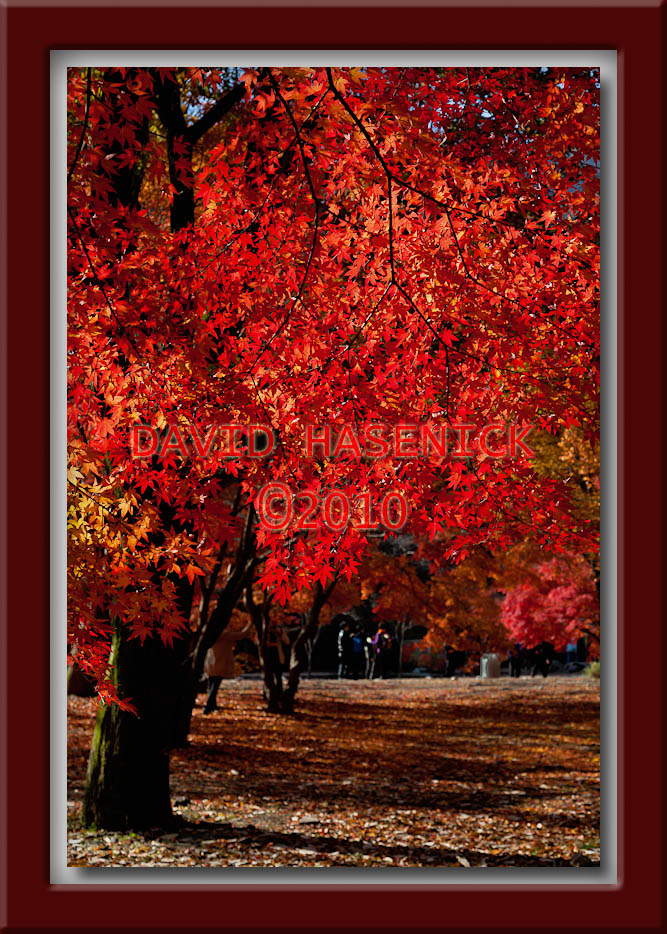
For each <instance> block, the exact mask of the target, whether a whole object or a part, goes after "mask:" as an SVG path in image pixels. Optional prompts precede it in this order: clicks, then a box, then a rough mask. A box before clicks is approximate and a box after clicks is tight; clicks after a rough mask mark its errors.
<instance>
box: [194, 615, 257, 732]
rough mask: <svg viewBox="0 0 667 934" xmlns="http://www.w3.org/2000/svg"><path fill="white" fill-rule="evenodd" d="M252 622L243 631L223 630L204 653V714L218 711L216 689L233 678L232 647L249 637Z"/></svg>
mask: <svg viewBox="0 0 667 934" xmlns="http://www.w3.org/2000/svg"><path fill="white" fill-rule="evenodd" d="M251 628H252V621H250V622H248V623H247V625H246V626H244V627H243V629H229V628H228V629H225V630H223V632H222V634H221V635H220V637H219V638H218V640H217V641H216V642H214V643H213V645H212V646H211V648H210V649H209V650H208V652H207V653H206V658H205V659H204V674H205V675H206V677H207V690H208V695H207V697H206V703H205V704H204V713H205V714H209V713H212V712H213V711H214V710H217V709H218V704H217V696H218V688H219V687H220V684H221V682H222V681H223V680H226V679H230V678H233V677H234V675H235V672H234V646H235V644H236V643H237V642H239V641H240V640H241V639H246V638H247V637H248V636H249V635H250V631H251Z"/></svg>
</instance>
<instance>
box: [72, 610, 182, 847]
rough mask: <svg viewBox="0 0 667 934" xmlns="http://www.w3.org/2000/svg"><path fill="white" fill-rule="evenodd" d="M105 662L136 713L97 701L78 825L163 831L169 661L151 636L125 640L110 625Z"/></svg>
mask: <svg viewBox="0 0 667 934" xmlns="http://www.w3.org/2000/svg"><path fill="white" fill-rule="evenodd" d="M109 662H110V665H111V666H112V667H113V669H114V683H115V685H116V688H117V691H118V695H119V697H120V698H121V699H124V698H131V702H132V703H133V705H134V706H135V708H136V710H137V713H136V714H134V713H131V712H129V711H125V710H121V709H120V708H119V707H118V706H116V705H107V704H103V705H102V706H101V707H100V709H99V711H98V714H97V721H96V723H95V732H94V735H93V744H92V748H91V752H90V758H89V761H88V773H87V776H86V790H85V795H84V801H83V823H84V824H85V825H86V826H95V827H98V828H104V829H106V830H128V829H145V828H147V827H156V826H160V827H162V826H165V825H167V824H169V823H170V821H171V820H172V812H171V801H170V795H169V740H170V727H171V723H172V717H173V713H174V711H173V709H172V708H173V701H172V698H173V696H174V692H173V683H174V682H173V679H174V677H175V675H176V672H175V665H176V656H175V653H174V651H173V649H170V648H168V647H166V646H165V645H164V644H163V643H162V641H161V640H160V639H159V637H149V638H147V639H146V640H145V641H144V643H143V645H141V644H140V642H139V640H138V639H128V638H127V633H126V632H125V631H124V630H123V628H122V627H121V626H120V625H118V624H117V627H116V633H115V635H114V637H113V643H112V651H111V657H110V660H109Z"/></svg>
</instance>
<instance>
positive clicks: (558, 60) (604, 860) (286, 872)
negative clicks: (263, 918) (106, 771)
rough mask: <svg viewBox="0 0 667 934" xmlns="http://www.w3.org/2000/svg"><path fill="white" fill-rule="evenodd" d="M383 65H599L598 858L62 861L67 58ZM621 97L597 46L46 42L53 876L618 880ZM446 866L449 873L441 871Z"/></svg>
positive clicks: (127, 880)
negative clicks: (550, 864) (279, 864)
mask: <svg viewBox="0 0 667 934" xmlns="http://www.w3.org/2000/svg"><path fill="white" fill-rule="evenodd" d="M288 64H289V65H301V66H316V65H320V66H321V65H325V64H326V65H332V66H339V67H342V66H348V67H351V66H359V65H388V66H390V65H391V66H398V67H400V66H406V65H420V66H422V67H424V66H450V67H455V66H465V65H468V66H471V67H480V66H487V67H491V66H497V67H524V68H525V67H538V66H552V67H558V66H561V67H595V66H598V67H599V68H600V82H601V126H602V138H601V202H602V234H601V251H602V272H601V294H602V306H601V331H602V352H601V353H602V393H601V395H602V406H601V437H602V446H601V459H602V549H601V582H602V588H601V618H602V620H603V621H604V623H603V631H604V638H603V640H602V646H601V663H602V668H603V670H604V677H603V679H602V681H601V728H600V740H601V757H600V770H601V828H600V838H601V839H600V842H601V860H600V867H599V868H598V867H595V868H574V867H573V868H572V869H569V868H560V867H555V868H553V869H550V868H540V869H523V868H514V869H512V868H508V869H492V868H489V869H486V868H470V869H465V868H457V869H456V872H455V873H448V871H447V869H446V868H443V869H419V868H415V869H410V868H398V867H397V868H391V867H387V868H386V869H383V868H378V869H375V868H366V869H354V868H350V869H347V868H342V867H341V868H334V869H321V868H312V869H307V868H306V869H290V868H275V869H273V868H266V869H262V868H253V869H235V868H229V869H225V868H210V869H207V868H192V869H187V868H182V869H166V868H165V869H163V868H154V869H152V868H145V869H143V868H141V867H137V868H127V869H126V868H117V869H114V868H108V869H107V868H90V869H88V868H70V867H68V866H67V864H66V863H67V855H66V835H67V751H66V750H67V702H66V697H67V686H66V670H65V665H64V664H63V661H62V659H63V654H62V653H63V646H64V645H65V643H66V632H67V625H66V616H67V593H66V548H67V538H66V514H67V508H66V502H67V497H66V398H67V397H66V361H67V320H66V315H67V312H66V244H67V238H66V229H67V224H66V184H65V178H66V174H67V166H66V158H67V146H66V126H67V123H66V107H67V100H66V69H67V68H68V67H79V68H81V67H88V66H91V67H114V66H116V67H118V66H120V67H130V66H132V65H134V66H154V67H155V66H159V67H176V66H182V67H199V66H208V67H216V66H217V67H222V66H226V67H234V66H237V67H248V66H258V65H264V66H273V67H279V66H285V65H288ZM618 149H619V147H618V97H617V53H616V52H615V51H600V50H585V51H574V50H567V49H565V50H558V49H554V50H548V51H544V50H542V51H502V50H498V51H484V52H481V51H474V50H470V51H461V50H457V51H446V50H444V51H423V50H417V51H415V50H391V51H386V52H383V51H363V50H349V49H348V50H341V51H315V50H309V51H288V50H277V51H272V52H267V51H253V50H252V49H248V50H243V51H234V52H229V51H188V50H182V51H155V50H153V51H127V50H115V51H109V50H104V51H93V50H86V51H81V50H78V51H52V52H51V402H50V416H51V489H50V492H51V514H50V518H51V533H50V548H51V692H50V696H51V707H50V710H51V720H50V739H51V797H50V804H51V827H50V830H51V843H50V857H51V859H50V868H51V878H50V881H51V884H52V885H56V886H60V885H66V886H67V887H69V886H71V885H77V886H78V885H87V886H89V885H93V886H101V887H105V888H106V887H107V886H108V885H110V884H112V885H122V886H128V885H131V886H135V885H140V886H142V887H146V888H159V887H161V886H163V885H168V886H169V887H170V888H173V887H174V886H178V887H182V886H185V887H190V886H193V885H196V886H198V885H207V886H213V887H216V888H224V887H226V886H230V885H231V886H239V885H240V886H245V885H254V886H257V885H261V886H267V885H276V884H277V885H281V886H292V885H294V886H297V885H298V886H303V885H316V886H321V885H327V886H329V885H344V886H350V885H353V886H360V885H361V886H368V885H372V886H376V885H388V886H391V887H402V886H407V887H409V888H411V889H415V888H419V887H422V886H427V887H431V886H434V885H436V886H443V887H445V888H447V889H459V888H461V887H464V888H465V887H467V886H474V887H475V888H479V889H487V888H505V887H506V886H512V887H529V888H535V887H539V888H551V887H554V886H556V887H558V888H559V889H566V888H572V887H579V886H580V885H585V886H587V887H590V888H594V889H602V888H605V889H609V888H616V887H618V886H620V885H621V878H620V872H619V864H618V842H619V823H620V820H619V815H620V810H619V808H620V804H619V801H620V799H619V788H618V779H619V767H618V748H619V735H618V728H619V723H618V709H619V704H620V700H621V699H620V696H619V690H618V688H619V685H620V680H619V679H618V677H617V674H618V670H617V667H618V625H617V623H618V621H617V607H618V597H617V580H618V574H617V568H618V564H617V522H618V514H617V503H618V486H617V484H618V477H617V457H618V446H617V411H618V400H617V385H618V372H617V330H618V326H617V321H618V313H617V303H618V292H617V278H618V277H617V257H618V252H617V218H618V210H619V204H618V197H617V192H618V187H617V178H618V175H617V173H618V166H617V153H618ZM448 876H449V877H450V878H451V881H449V879H448Z"/></svg>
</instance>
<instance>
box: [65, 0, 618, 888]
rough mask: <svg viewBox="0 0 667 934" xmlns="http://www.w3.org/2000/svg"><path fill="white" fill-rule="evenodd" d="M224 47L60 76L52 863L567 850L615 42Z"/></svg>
mask: <svg viewBox="0 0 667 934" xmlns="http://www.w3.org/2000/svg"><path fill="white" fill-rule="evenodd" d="M258 13H259V11H258ZM61 54H64V53H61ZM244 54H247V55H248V56H249V57H248V61H247V62H245V63H241V64H230V65H220V64H217V65H210V64H209V65H206V64H204V65H200V66H193V65H192V64H189V65H188V64H187V61H188V60H189V58H191V57H192V56H190V57H188V55H187V54H184V55H183V58H182V59H181V62H182V64H180V65H169V66H168V67H164V63H165V62H168V61H169V60H171V61H173V60H174V59H175V55H174V53H171V54H170V55H169V56H165V57H164V59H161V58H160V56H159V55H157V54H156V53H152V54H151V55H149V54H148V53H146V55H145V57H144V58H143V59H142V53H140V52H133V53H132V54H131V55H128V54H127V53H121V52H119V53H108V52H107V53H105V55H104V56H100V55H88V56H87V59H88V60H90V61H92V62H93V64H85V62H86V53H78V60H79V61H83V62H84V64H71V61H72V60H73V59H72V56H71V55H70V59H69V61H67V59H66V58H65V59H64V60H65V61H66V62H67V67H63V80H62V82H61V83H58V84H53V85H52V100H53V101H54V102H55V106H56V107H57V108H58V109H57V110H56V111H54V113H55V117H54V126H55V127H56V129H58V131H59V132H60V134H61V135H60V136H59V137H54V139H60V140H61V144H62V145H60V144H58V145H57V146H56V147H55V149H54V148H53V147H52V159H57V160H59V161H57V162H56V163H54V164H57V165H59V166H61V170H59V171H58V172H57V177H56V176H55V175H54V179H55V181H54V184H55V183H56V182H57V183H58V184H59V185H61V186H62V189H63V192H64V191H65V189H66V199H65V196H64V194H63V198H62V210H60V208H58V210H57V212H56V213H55V214H54V216H53V224H54V226H53V228H52V234H51V236H52V238H58V237H62V238H63V240H64V242H63V243H62V246H61V248H62V258H63V262H62V269H61V267H60V266H56V267H55V270H56V271H55V273H54V280H52V281H56V283H58V282H62V289H61V292H62V297H63V302H62V305H63V307H62V309H60V311H61V312H62V318H63V325H62V328H63V341H62V348H61V346H60V344H57V345H56V352H57V354H59V355H60V356H59V361H60V362H59V366H60V367H62V373H63V381H62V392H61V393H60V394H59V395H58V400H59V404H61V406H62V433H63V446H62V450H63V453H64V449H65V435H66V450H67V467H66V480H65V471H64V469H63V474H62V483H60V480H59V479H58V484H57V488H58V499H57V500H56V504H57V508H58V509H60V508H61V504H62V510H63V511H64V510H65V509H66V516H64V515H63V516H61V520H62V528H63V539H64V533H65V525H66V559H65V555H64V554H62V555H61V560H62V571H58V572H57V575H56V576H58V575H61V577H62V588H63V591H64V592H65V591H66V621H65V619H63V620H62V621H61V622H62V628H61V629H59V630H57V632H58V637H57V640H58V641H57V646H58V648H57V651H55V652H54V653H53V658H52V664H53V665H54V666H55V667H56V668H57V670H58V671H60V672H61V673H62V685H63V690H62V691H61V692H60V696H58V697H55V698H54V700H53V703H54V704H58V705H62V708H63V725H64V723H65V713H64V708H65V705H66V736H65V735H61V734H60V733H58V734H57V735H56V738H55V739H54V740H53V743H54V747H55V750H56V752H57V750H58V749H60V752H61V755H62V758H63V763H64V762H65V759H66V776H67V785H66V789H65V790H64V792H63V796H62V798H60V797H58V798H57V801H58V802H59V803H58V808H59V810H60V811H61V810H62V809H64V808H65V806H66V814H62V813H60V816H59V820H61V821H62V826H63V829H64V828H65V826H66V835H67V841H66V867H67V868H68V869H70V868H71V869H84V870H87V869H125V870H133V869H146V868H149V869H154V870H156V869H162V870H165V869H171V870H181V869H190V870H192V869H199V870H201V869H218V870H229V869H235V870H241V869H242V870H252V871H254V870H261V869H265V870H274V869H282V870H288V869H295V870H302V871H304V870H305V871H311V870H316V871H322V870H329V871H331V877H332V878H333V879H334V880H335V878H336V872H340V871H344V870H345V869H348V870H349V869H355V870H359V871H360V873H359V875H360V877H361V878H362V879H363V878H364V876H363V872H364V871H366V870H368V871H369V872H370V874H371V875H370V876H369V878H370V877H373V878H375V876H373V873H372V871H373V870H393V874H392V875H391V876H390V877H388V878H391V879H398V880H400V879H401V870H403V871H407V870H414V869H420V870H440V871H441V881H443V882H458V881H460V880H461V881H462V880H464V879H469V878H470V873H469V872H468V870H476V871H478V872H476V873H475V876H474V878H475V880H476V882H477V883H480V882H481V883H484V881H485V879H486V875H485V871H488V872H489V873H492V872H493V871H494V870H499V869H503V870H524V871H525V870H548V869H559V870H563V869H566V870H569V872H570V873H571V874H575V875H576V876H577V881H578V880H579V878H581V880H582V881H585V880H586V877H587V874H589V873H590V872H591V870H598V871H599V870H600V868H601V866H602V865H603V863H604V862H605V860H612V861H613V860H615V853H613V852H612V851H611V846H610V842H613V840H614V838H613V836H610V835H607V836H604V837H603V841H602V842H603V844H604V847H607V849H606V850H605V851H604V857H603V858H602V859H601V853H603V850H604V847H603V850H601V816H600V815H601V809H600V777H601V759H600V756H601V746H603V745H604V743H605V742H607V740H608V739H609V740H610V741H611V733H610V732H609V731H607V732H606V733H605V731H603V732H602V733H601V730H600V722H601V716H600V715H601V703H600V700H601V695H600V683H601V681H600V679H601V657H602V667H604V668H605V674H604V677H605V679H606V678H607V677H609V678H610V679H614V678H615V677H616V670H615V659H616V655H615V652H616V648H615V640H616V615H615V613H616V607H615V596H612V598H611V599H606V600H605V599H604V592H605V588H612V587H615V586H616V583H615V581H616V575H617V570H616V567H615V566H614V564H613V560H612V562H611V563H610V557H609V556H610V555H612V558H613V553H612V551H607V552H606V558H605V561H606V563H605V561H603V562H602V567H603V573H602V574H601V561H600V514H601V497H602V499H604V498H605V496H610V495H611V496H613V495H614V492H613V488H612V486H609V485H608V486H607V487H606V489H605V484H611V485H613V483H614V482H615V479H614V478H615V475H614V474H613V471H607V470H606V468H605V472H604V474H603V476H604V481H603V485H602V488H601V483H600V461H601V447H600V438H601V432H600V428H601V419H600V410H601V409H600V403H601V383H600V372H601V357H602V358H604V354H603V353H602V350H604V347H605V344H604V341H602V344H601V314H600V294H601V280H600V256H601V226H600V204H601V178H605V177H606V179H607V181H606V182H605V184H606V185H608V186H609V184H610V183H609V179H610V178H611V177H612V176H611V174H607V175H606V176H605V173H608V172H611V169H609V168H608V167H609V166H610V165H611V161H610V162H605V161H604V158H606V155H605V157H604V158H603V159H602V160H601V149H602V151H603V153H605V154H609V152H610V147H611V150H613V166H614V171H615V158H616V157H615V151H616V145H617V141H616V139H615V137H612V136H611V135H610V134H611V133H612V130H611V129H610V126H607V125H605V122H604V119H603V120H601V113H602V115H603V117H604V115H605V114H608V113H609V110H606V111H605V108H604V106H603V107H602V108H601V95H604V94H605V93H610V91H609V85H608V84H607V85H605V82H604V81H603V80H602V78H601V68H600V64H599V58H598V57H596V56H595V55H591V58H590V64H589V65H588V66H587V65H585V64H581V62H583V61H586V55H587V53H581V54H579V55H578V58H577V59H576V61H578V62H579V64H572V63H571V62H572V61H573V60H574V59H573V58H572V56H570V58H569V59H568V58H567V57H566V56H564V57H563V62H564V64H563V65H562V66H559V65H558V56H557V55H556V54H555V53H549V54H547V53H544V52H542V53H536V54H534V55H532V57H531V58H530V61H531V62H535V61H539V60H540V58H541V59H542V60H544V61H548V62H549V64H544V65H540V64H526V65H523V64H515V65H502V64H492V63H491V64H480V63H479V62H480V56H479V55H478V56H475V55H473V54H472V53H467V54H468V60H466V53H459V54H458V56H457V61H458V62H459V63H458V64H444V65H439V64H438V61H439V56H438V54H437V53H432V54H431V53H421V54H420V55H419V56H418V58H419V61H420V62H422V64H413V65H405V64H401V65H398V64H392V63H391V62H392V61H395V60H396V59H395V56H394V58H393V59H392V56H391V55H389V54H387V56H386V57H385V59H384V61H385V62H386V64H383V57H382V53H379V52H375V53H373V54H368V55H367V56H365V55H364V54H363V53H362V52H359V53H358V55H356V56H355V58H358V60H359V64H358V65H350V64H345V65H341V64H340V63H338V64H336V62H337V61H338V58H337V57H336V56H334V55H331V56H330V57H329V58H328V59H327V54H326V53H322V52H319V53H317V55H313V56H312V59H309V57H308V55H307V54H306V53H301V54H299V55H296V54H295V55H294V56H293V57H292V58H291V57H290V53H288V52H282V53H280V55H279V56H277V57H276V56H273V57H270V56H268V57H267V55H266V54H264V53H256V58H255V59H254V60H253V58H252V57H251V55H252V53H244ZM114 55H116V58H115V59H114V57H113V56H114ZM348 57H349V56H348ZM403 57H404V58H408V57H409V56H407V55H404V56H403ZM506 57H507V58H511V56H506ZM200 58H201V61H203V62H205V61H206V55H205V54H204V53H201V54H200ZM440 58H442V56H440ZM482 58H483V56H482ZM277 59H279V60H283V61H285V64H282V65H280V64H275V63H272V62H275V61H276V60H277ZM114 60H115V61H116V62H117V63H120V62H124V63H125V64H123V65H122V66H121V64H108V62H110V61H111V62H113V61H114ZM130 60H131V61H134V62H135V64H128V61H130ZM151 60H152V61H155V62H157V64H150V61H151ZM450 60H451V61H453V59H450ZM492 60H493V59H492V57H491V56H489V57H488V61H492ZM101 61H106V62H107V64H100V62H101ZM230 61H236V62H239V61H240V56H239V55H238V54H237V55H236V56H235V57H234V58H233V59H232V58H231V57H230ZM266 61H268V62H269V63H268V64H266V63H262V62H266ZM568 61H569V62H570V63H569V64H568V63H567V62H568ZM142 62H143V64H142ZM258 62H259V64H258ZM313 62H315V63H313ZM316 62H323V64H316ZM364 62H365V63H364ZM554 62H555V63H554ZM614 75H615V72H614ZM61 87H62V92H63V95H62V96H63V99H62V100H61V99H60V90H59V89H60V88H61ZM614 93H615V89H614ZM65 94H66V100H65V99H64V95H65ZM60 115H62V119H61V116H60ZM65 116H66V126H63V125H62V124H63V122H64V120H65ZM614 127H615V124H614ZM613 132H615V130H614V131H613ZM605 134H606V136H605ZM603 139H606V140H607V142H606V143H605V145H606V146H607V148H606V149H604V146H603V142H602V140H603ZM601 169H602V174H601ZM61 176H62V177H61ZM606 191H607V193H609V191H610V189H609V187H607V189H606ZM603 203H604V205H605V211H606V202H605V201H604V200H603ZM57 204H58V205H59V204H60V201H58V202H57ZM612 210H615V207H614V208H612V207H610V213H609V214H608V215H606V220H607V221H608V220H609V217H610V216H611V211H612ZM53 231H55V233H54V232H53ZM605 237H607V239H605ZM602 245H603V247H604V249H603V255H604V262H605V264H607V265H605V267H604V268H605V270H606V269H609V268H612V267H613V269H614V271H613V273H612V274H613V275H615V265H616V258H615V252H614V250H615V246H614V244H613V242H612V238H609V237H608V235H607V234H605V233H604V232H603V237H602ZM605 251H606V252H605ZM61 273H62V275H61ZM65 277H66V282H65ZM605 281H606V280H605ZM58 288H60V287H58ZM58 294H60V292H59V293H58ZM603 294H604V295H605V304H604V309H605V316H606V317H605V321H606V324H603V329H602V331H603V333H604V328H605V326H606V327H607V332H606V333H607V334H610V333H611V332H612V331H614V332H615V330H616V323H615V322H616V319H615V314H616V309H615V305H613V303H612V302H611V301H610V293H609V291H607V292H606V293H605V292H604V289H603ZM614 295H615V293H614ZM65 305H66V307H65ZM612 305H613V307H612ZM65 316H66V324H65ZM65 328H66V346H65ZM606 348H607V349H606V352H607V357H606V358H604V365H605V366H606V361H607V360H610V355H609V349H610V345H609V344H607V345H606ZM61 350H62V353H61ZM64 354H66V359H62V357H63V355H64ZM612 363H613V360H612ZM605 372H606V374H607V378H609V370H608V369H607V370H606V371H605ZM65 383H66V385H65ZM605 385H607V386H608V385H609V384H608V383H607V384H605ZM614 391H615V390H614ZM65 394H66V399H65ZM614 398H615V397H614ZM608 400H610V401H611V396H605V395H604V394H602V402H603V407H604V406H605V405H606V404H607V401H608ZM611 418H612V419H615V415H614V414H612V415H611ZM607 451H608V452H609V448H607ZM611 453H612V455H613V456H615V455H614V452H611ZM58 456H59V457H60V456H61V455H60V449H58ZM65 486H66V501H65V490H64V489H61V487H65ZM605 521H606V520H605ZM609 531H610V526H609V525H608V526H607V533H609ZM605 541H606V540H605ZM605 547H607V546H606V544H605V546H603V555H604V554H605V551H604V548H605ZM607 574H608V575H610V576H609V577H608V578H605V575H607ZM58 579H59V580H60V577H58ZM65 580H66V583H65ZM607 593H608V594H609V593H613V591H612V590H607ZM601 595H603V599H602V606H603V608H605V612H604V613H603V614H601ZM63 606H64V600H63ZM56 615H57V614H56ZM63 615H64V614H63ZM603 616H604V624H603ZM65 633H66V636H65ZM65 642H66V644H65ZM63 649H64V650H65V652H64V653H63ZM605 653H609V654H605ZM607 662H608V663H609V664H607ZM65 668H66V686H67V696H66V698H65V697H64V684H65V674H64V672H65ZM612 669H613V670H612ZM607 683H611V681H610V682H607ZM614 683H615V682H614ZM606 696H609V695H606ZM602 708H603V720H604V717H605V716H607V715H608V716H609V717H612V716H613V713H612V711H611V708H609V710H608V713H607V712H606V711H605V705H604V704H603V705H602ZM611 722H612V721H610V720H609V719H608V720H607V726H609V724H610V723H611ZM613 722H615V721H613ZM63 732H64V730H63ZM601 740H602V743H601ZM614 742H615V739H614ZM65 743H66V750H65V749H64V745H65ZM607 749H608V750H609V747H607ZM615 749H616V747H615V745H614V746H613V750H615ZM52 751H53V747H52ZM604 752H605V751H604V748H602V753H603V760H604ZM605 761H608V762H609V761H610V760H609V759H607V760H605ZM63 775H64V766H63ZM607 787H608V788H609V789H610V794H611V793H612V791H613V790H614V788H615V786H614V785H613V783H612V785H610V786H607ZM605 793H606V792H605ZM607 801H608V802H609V803H610V807H612V809H613V808H614V807H615V805H614V802H613V800H612V798H608V799H607ZM63 846H64V841H63ZM479 870H481V872H480V871H479ZM184 878H185V877H184ZM267 878H268V877H267V876H262V879H263V880H266V879H267ZM281 878H282V879H284V878H286V876H285V875H283V876H281ZM314 878H317V872H315V875H314ZM327 878H329V876H327ZM512 878H515V879H516V878H517V877H515V876H512ZM518 878H519V880H520V878H521V876H518ZM471 894H472V893H471ZM415 897H418V896H415ZM559 897H560V896H559ZM563 897H565V896H563Z"/></svg>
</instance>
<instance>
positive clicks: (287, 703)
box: [282, 577, 337, 713]
mask: <svg viewBox="0 0 667 934" xmlns="http://www.w3.org/2000/svg"><path fill="white" fill-rule="evenodd" d="M336 580H337V578H335V577H334V579H333V580H332V581H330V582H329V583H328V584H327V586H326V587H323V586H322V584H321V583H320V582H319V581H318V583H317V585H316V587H315V596H314V598H313V605H312V606H311V608H310V612H309V613H308V617H307V619H306V622H305V625H304V626H303V628H302V629H301V632H300V633H299V634H298V636H297V637H296V639H295V640H294V642H293V644H292V650H291V652H290V661H289V671H288V674H287V687H286V688H285V691H284V692H283V696H282V712H283V713H292V712H293V711H294V698H295V697H296V692H297V691H298V690H299V681H300V678H301V672H302V671H303V668H304V665H305V663H306V661H307V658H308V653H307V651H306V644H307V643H308V641H309V640H311V639H312V638H313V637H314V635H315V632H316V630H317V626H318V624H319V621H320V613H321V611H322V607H323V606H324V604H325V603H326V602H327V600H328V599H329V597H330V595H331V592H332V590H333V589H334V587H335V586H336Z"/></svg>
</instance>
